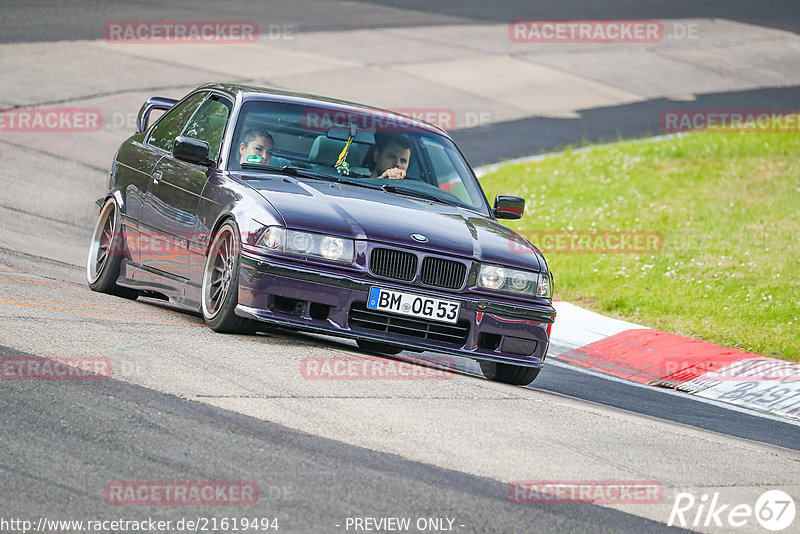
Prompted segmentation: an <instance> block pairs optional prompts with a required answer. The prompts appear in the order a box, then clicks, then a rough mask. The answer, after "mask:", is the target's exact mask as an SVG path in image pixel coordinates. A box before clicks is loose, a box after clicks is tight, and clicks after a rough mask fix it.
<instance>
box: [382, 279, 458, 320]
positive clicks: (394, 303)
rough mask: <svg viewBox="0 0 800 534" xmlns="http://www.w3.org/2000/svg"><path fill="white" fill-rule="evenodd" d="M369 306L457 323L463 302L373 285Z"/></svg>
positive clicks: (401, 313)
mask: <svg viewBox="0 0 800 534" xmlns="http://www.w3.org/2000/svg"><path fill="white" fill-rule="evenodd" d="M367 308H369V309H370V310H381V311H388V312H392V313H399V314H400V315H410V316H411V317H423V318H425V319H431V320H432V321H441V322H443V323H453V324H455V323H456V322H458V311H459V309H461V303H460V302H455V301H452V300H442V299H436V298H433V297H425V296H422V295H413V294H411V293H402V292H400V291H393V290H391V289H382V288H380V287H371V288H370V290H369V298H368V299H367Z"/></svg>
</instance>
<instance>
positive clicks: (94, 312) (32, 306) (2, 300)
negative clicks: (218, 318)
mask: <svg viewBox="0 0 800 534" xmlns="http://www.w3.org/2000/svg"><path fill="white" fill-rule="evenodd" d="M2 302H4V303H6V304H13V305H14V306H22V307H27V308H40V309H45V310H56V311H68V312H74V313H86V314H91V315H104V316H107V317H119V318H123V319H139V320H141V321H144V322H147V321H156V322H160V323H177V324H188V325H197V326H204V324H203V323H195V322H190V321H174V320H170V319H155V318H151V317H139V316H136V315H121V314H117V313H107V312H98V311H91V310H74V309H70V308H60V307H56V306H45V305H42V304H28V303H26V302H19V301H15V300H14V299H6V298H0V303H2ZM68 306H69V304H68Z"/></svg>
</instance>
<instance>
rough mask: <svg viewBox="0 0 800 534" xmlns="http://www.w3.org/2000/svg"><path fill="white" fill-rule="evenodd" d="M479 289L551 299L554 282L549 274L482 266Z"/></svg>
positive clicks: (497, 266)
mask: <svg viewBox="0 0 800 534" xmlns="http://www.w3.org/2000/svg"><path fill="white" fill-rule="evenodd" d="M478 287H482V288H484V289H490V290H493V291H505V292H508V293H516V294H519V295H530V296H534V297H545V298H550V297H552V295H553V281H552V279H551V277H550V273H549V272H545V273H532V272H528V271H522V270H519V269H509V268H508V267H500V266H499V265H487V264H483V265H481V269H480V272H478Z"/></svg>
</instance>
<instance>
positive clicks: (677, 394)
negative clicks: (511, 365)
mask: <svg viewBox="0 0 800 534" xmlns="http://www.w3.org/2000/svg"><path fill="white" fill-rule="evenodd" d="M548 365H552V366H554V367H563V368H565V369H572V370H573V371H578V372H579V373H584V374H587V375H590V376H594V377H597V378H603V379H605V380H611V381H612V382H619V383H621V384H627V385H629V386H632V387H636V388H642V389H646V390H648V391H658V392H660V393H663V394H665V395H672V396H674V397H681V398H683V399H688V400H694V401H697V402H702V403H705V404H710V405H711V406H716V407H717V408H724V409H726V410H730V411H732V412H738V413H743V414H746V415H752V416H753V417H760V418H762V419H769V420H771V421H778V422H780V423H786V424H787V425H793V426H796V427H800V421H795V420H793V419H786V418H785V417H779V416H777V415H772V414H768V413H764V412H759V411H754V410H748V409H747V408H741V407H739V406H736V405H734V404H729V403H726V402H722V401H717V400H713V399H706V398H703V397H697V396H695V395H689V394H688V393H683V392H679V391H674V390H672V389H665V388H656V387H653V386H649V385H647V384H639V383H638V382H632V381H630V380H625V379H624V378H617V377H616V376H612V375H607V374H605V373H600V372H598V371H592V370H591V369H586V368H585V367H578V366H577V365H571V364H569V363H564V362H560V361H558V360H554V359H553V358H552V357H551V358H548V359H547V363H545V367H546V366H548ZM526 387H529V388H534V389H535V388H536V382H535V381H534V383H533V384H531V385H530V386H526ZM622 409H624V408H622ZM629 411H631V410H629Z"/></svg>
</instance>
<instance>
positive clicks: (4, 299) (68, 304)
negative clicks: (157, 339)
mask: <svg viewBox="0 0 800 534" xmlns="http://www.w3.org/2000/svg"><path fill="white" fill-rule="evenodd" d="M0 301H9V302H11V301H13V302H32V303H34V304H58V305H61V306H84V307H87V308H113V309H117V310H127V309H129V308H128V307H127V306H115V305H113V304H83V303H80V302H56V301H50V300H32V299H12V298H9V297H0ZM159 311H167V310H159Z"/></svg>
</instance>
